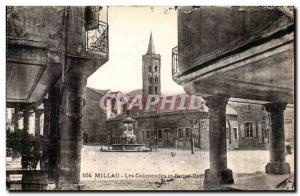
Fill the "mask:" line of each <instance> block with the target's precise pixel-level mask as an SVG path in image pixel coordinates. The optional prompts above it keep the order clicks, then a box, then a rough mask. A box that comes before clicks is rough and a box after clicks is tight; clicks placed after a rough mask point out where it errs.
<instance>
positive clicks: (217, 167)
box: [204, 95, 234, 189]
mask: <svg viewBox="0 0 300 196" xmlns="http://www.w3.org/2000/svg"><path fill="white" fill-rule="evenodd" d="M205 101H206V105H207V107H208V108H209V113H208V118H209V161H210V168H209V169H206V170H205V177H204V188H205V189H220V188H221V186H220V185H222V184H232V183H234V180H233V177H232V171H231V170H230V169H228V168H227V146H226V105H227V102H228V97H227V96H221V95H214V96H211V97H207V98H205Z"/></svg>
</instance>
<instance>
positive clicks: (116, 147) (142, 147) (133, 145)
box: [108, 117, 150, 152]
mask: <svg viewBox="0 0 300 196" xmlns="http://www.w3.org/2000/svg"><path fill="white" fill-rule="evenodd" d="M134 121H135V120H134V119H133V118H131V117H127V118H125V119H124V120H123V121H122V127H123V134H122V135H121V137H120V138H121V141H120V143H119V144H112V145H111V147H112V149H111V150H110V149H109V150H108V151H113V152H148V151H150V149H149V148H147V147H146V144H138V143H137V141H136V136H135V134H134V128H133V124H134Z"/></svg>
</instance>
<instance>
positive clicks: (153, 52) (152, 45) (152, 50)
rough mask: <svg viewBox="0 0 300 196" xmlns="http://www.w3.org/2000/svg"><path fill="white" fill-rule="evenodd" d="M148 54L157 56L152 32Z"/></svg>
mask: <svg viewBox="0 0 300 196" xmlns="http://www.w3.org/2000/svg"><path fill="white" fill-rule="evenodd" d="M147 54H155V49H154V43H153V38H152V31H151V34H150V39H149V44H148V51H147Z"/></svg>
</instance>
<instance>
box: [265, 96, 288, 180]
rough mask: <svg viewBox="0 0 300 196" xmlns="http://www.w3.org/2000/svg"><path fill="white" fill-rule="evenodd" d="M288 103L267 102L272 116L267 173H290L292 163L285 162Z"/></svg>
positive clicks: (267, 107)
mask: <svg viewBox="0 0 300 196" xmlns="http://www.w3.org/2000/svg"><path fill="white" fill-rule="evenodd" d="M286 105H287V103H283V102H274V103H270V104H266V105H265V106H266V110H267V111H268V112H269V113H270V116H271V127H272V131H271V134H270V135H271V137H270V162H269V163H268V164H267V165H266V173H267V174H288V173H290V165H289V163H287V162H285V138H284V110H285V107H286Z"/></svg>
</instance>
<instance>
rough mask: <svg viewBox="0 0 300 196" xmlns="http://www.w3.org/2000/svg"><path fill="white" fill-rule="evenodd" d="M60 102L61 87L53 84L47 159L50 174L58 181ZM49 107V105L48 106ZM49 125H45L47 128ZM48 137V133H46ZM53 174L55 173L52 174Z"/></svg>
mask: <svg viewBox="0 0 300 196" xmlns="http://www.w3.org/2000/svg"><path fill="white" fill-rule="evenodd" d="M60 104H61V93H60V87H59V85H57V86H52V87H51V88H50V90H49V92H48V108H49V114H48V115H49V124H48V126H49V129H48V131H46V132H48V138H47V142H48V145H47V154H46V156H47V159H48V170H49V174H50V175H49V176H51V178H53V179H54V180H55V183H56V184H57V183H58V164H59V139H60V119H59V117H60ZM46 107H47V106H46ZM46 127H47V126H45V128H46ZM44 135H45V137H46V134H44ZM52 174H53V175H52Z"/></svg>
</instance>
